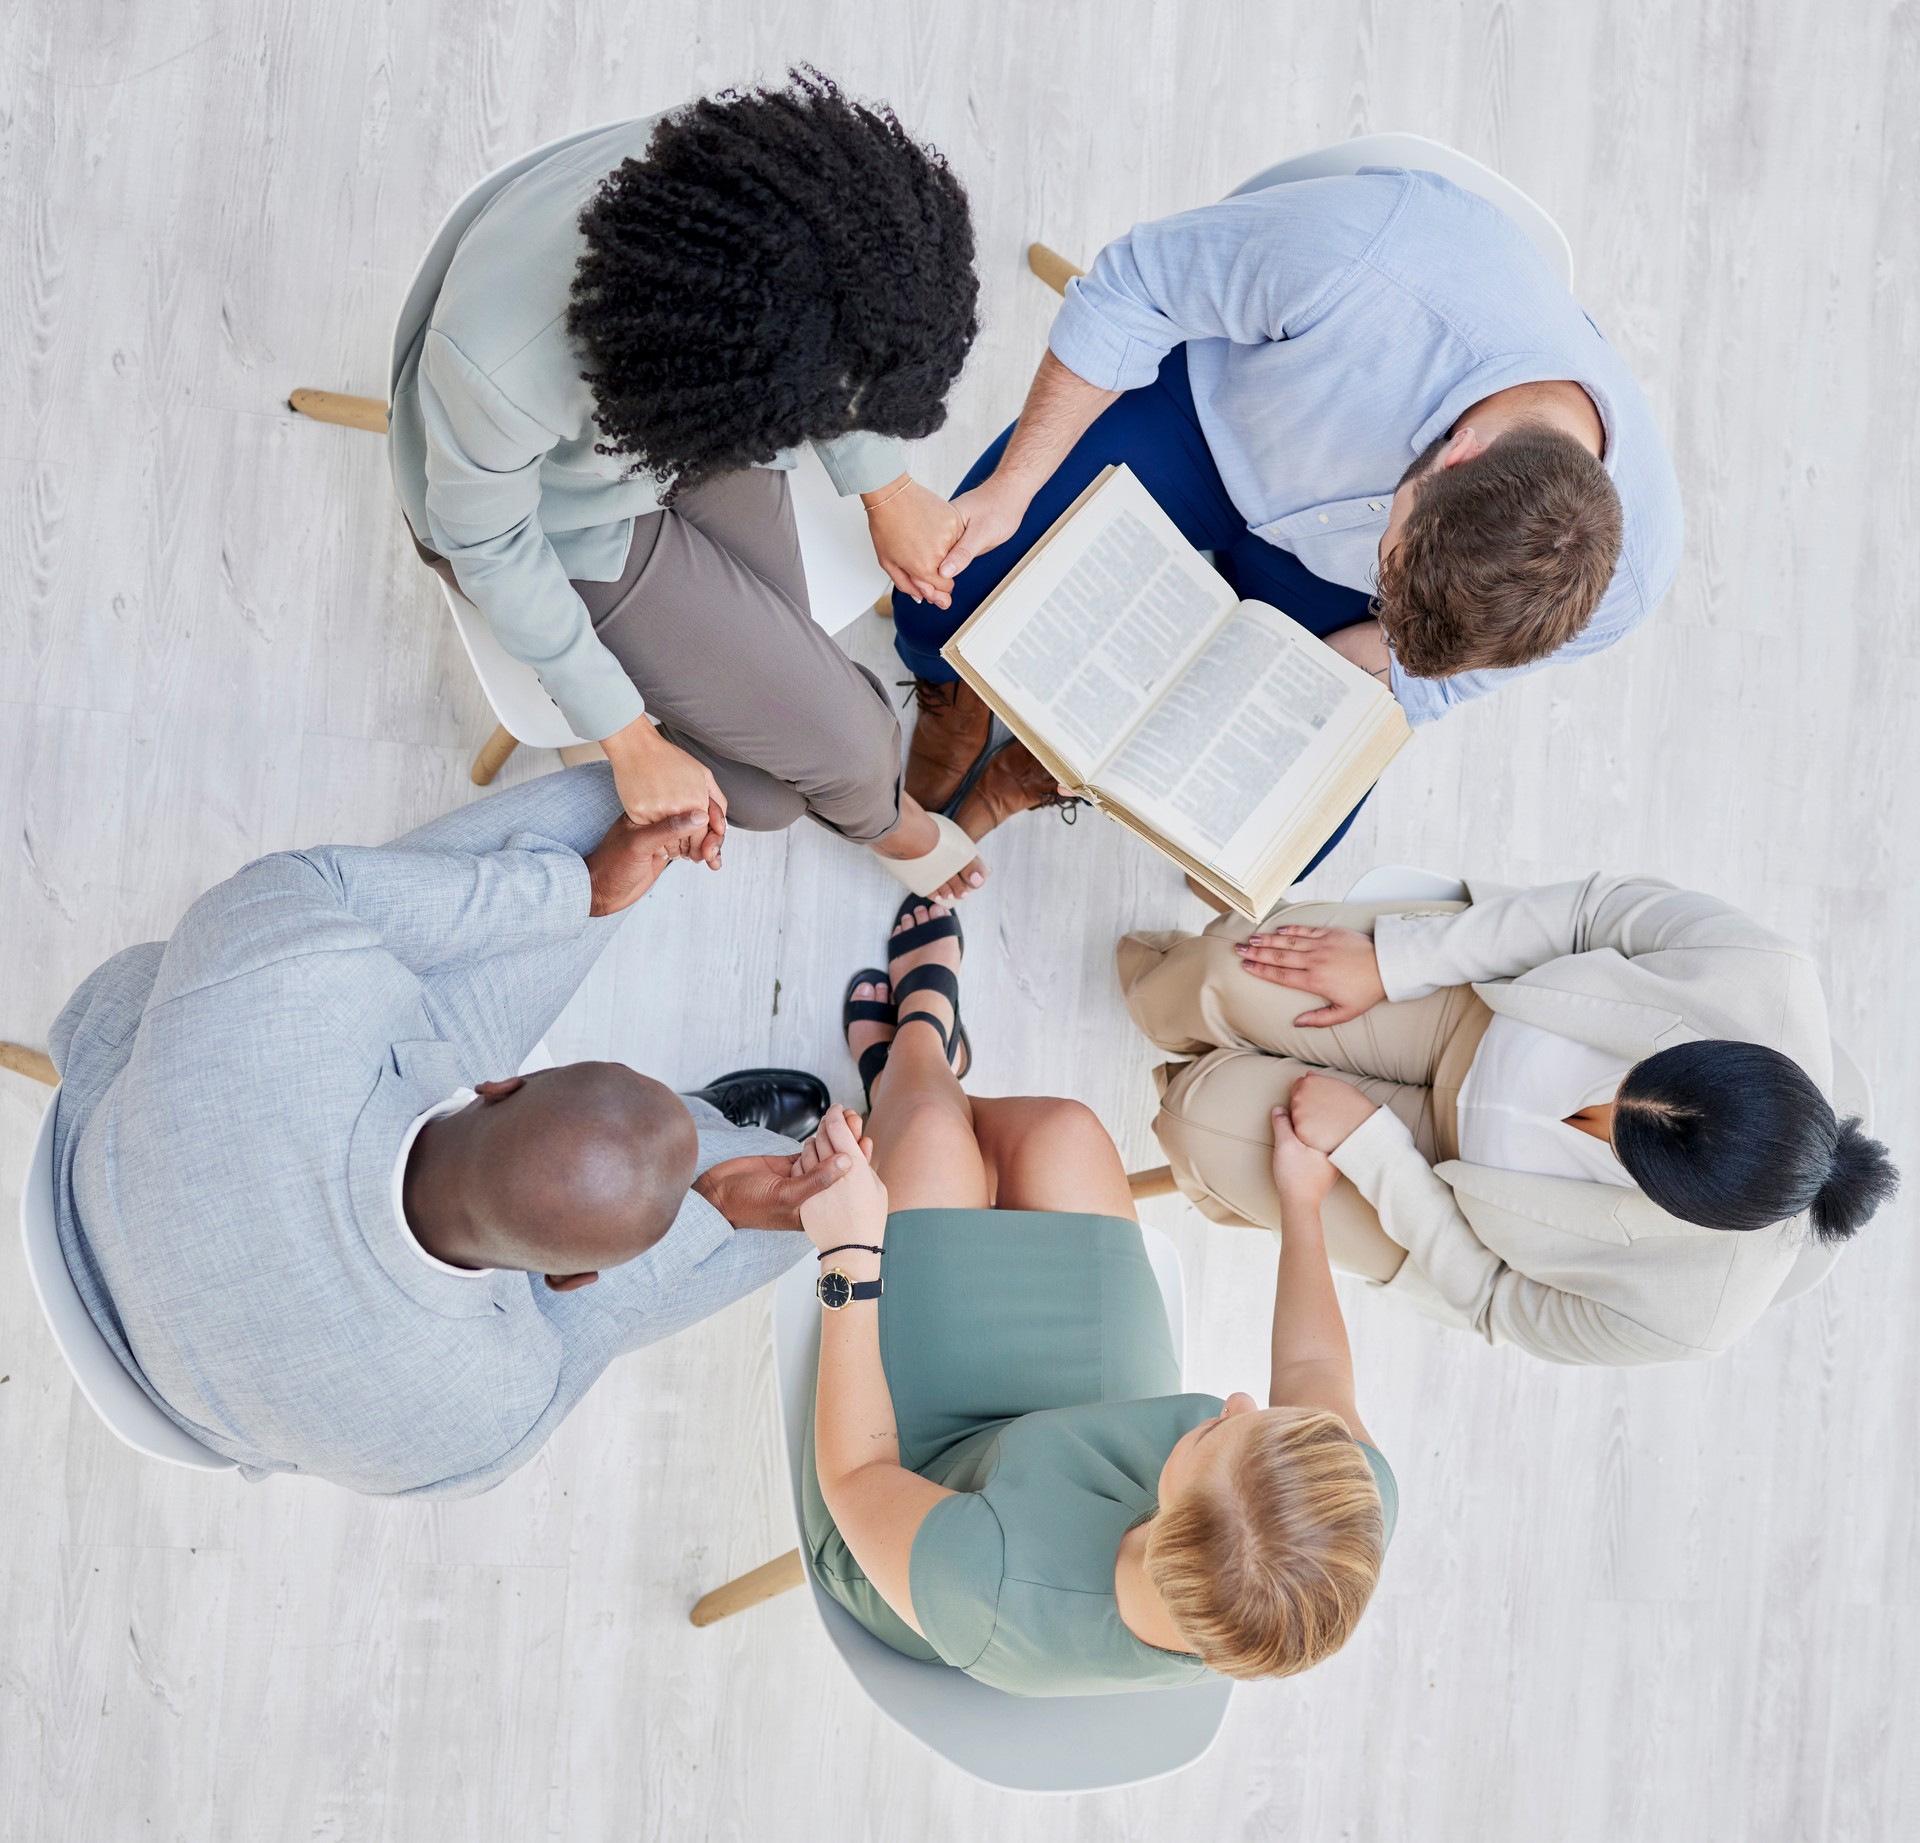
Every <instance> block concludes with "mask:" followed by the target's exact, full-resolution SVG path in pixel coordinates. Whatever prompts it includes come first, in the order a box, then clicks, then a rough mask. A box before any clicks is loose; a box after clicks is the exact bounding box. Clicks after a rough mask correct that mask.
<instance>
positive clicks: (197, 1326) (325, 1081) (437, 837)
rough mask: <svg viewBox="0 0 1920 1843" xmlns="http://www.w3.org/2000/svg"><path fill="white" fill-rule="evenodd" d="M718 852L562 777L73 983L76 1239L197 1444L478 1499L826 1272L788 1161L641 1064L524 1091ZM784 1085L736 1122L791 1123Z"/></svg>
mask: <svg viewBox="0 0 1920 1843" xmlns="http://www.w3.org/2000/svg"><path fill="white" fill-rule="evenodd" d="M695 840H702V841H704V843H703V845H702V847H701V851H702V855H705V856H707V857H708V858H709V860H710V861H717V853H718V842H717V839H716V838H715V837H714V835H713V834H712V833H711V832H710V831H709V830H708V827H707V823H706V815H703V814H699V815H697V814H686V815H683V816H681V817H680V818H678V819H673V820H666V821H661V822H659V823H656V824H654V825H651V826H644V827H643V826H635V825H634V824H632V822H631V821H629V820H627V819H626V818H625V817H624V815H623V814H622V812H621V807H620V800H619V796H618V795H617V793H616V792H615V790H614V786H613V779H612V776H611V774H610V773H609V772H608V770H607V769H606V767H605V766H604V765H597V766H594V767H589V768H577V769H572V770H570V771H568V772H566V773H563V774H555V775H549V776H546V777H544V778H542V779H540V780H536V781H533V782H531V783H529V784H527V785H526V786H523V787H520V788H517V789H515V790H514V791H512V792H510V793H504V794H498V795H495V796H494V797H492V798H490V799H487V800H483V801H480V802H478V803H476V804H474V805H472V806H468V807H465V808H463V809H461V810H460V811H459V812H456V813H453V814H450V815H449V816H448V817H446V818H444V819H440V820H436V821H435V822H434V823H433V824H431V825H428V826H425V827H422V828H421V829H420V830H419V831H417V832H413V833H410V834H408V835H407V836H406V837H405V838H402V839H400V840H398V841H397V842H396V843H394V844H392V845H386V846H379V847H373V848H356V847H340V846H322V847H318V848H316V849H313V850H308V851H297V852H282V853H278V854H276V855H274V856H272V857H266V858H261V859H260V860H258V861H257V862H256V863H253V864H249V865H248V866H247V867H246V868H245V869H244V870H242V871H241V872H240V873H239V874H238V875H237V876H234V877H231V878H229V879H228V881H227V882H225V883H223V884H221V885H220V886H219V887H218V888H216V889H214V890H212V891H210V892H209V893H208V894H207V895H205V896H203V897H202V898H201V899H200V900H199V901H198V902H197V903H195V904H194V905H193V907H192V908H191V909H190V910H188V912H187V914H186V916H185V917H184V919H183V920H182V921H181V923H180V926H179V928H178V929H177V930H176V931H175V932H174V935H173V938H172V939H171V940H169V941H165V942H151V943H149V944H147V945H145V946H141V947H131V948H128V949H127V950H126V951H125V952H124V953H120V954H117V955H116V956H115V957H114V958H113V959H111V960H109V961H108V962H107V963H106V964H105V965H104V966H102V967H100V968H99V969H98V970H97V971H96V972H95V973H93V975H92V976H91V977H90V978H89V979H88V980H87V981H86V983H85V984H84V985H82V986H81V988H80V990H79V991H78V992H76V993H75V994H74V996H73V997H72V999H71V1000H69V1001H68V1004H67V1006H66V1009H65V1010H64V1011H63V1012H62V1013H61V1015H60V1017H59V1019H58V1020H57V1022H56V1023H55V1025H54V1028H53V1032H52V1049H53V1056H54V1061H55V1062H56V1064H57V1065H58V1066H59V1069H60V1074H61V1078H62V1079H61V1088H60V1094H59V1098H58V1103H57V1111H56V1114H55V1120H54V1171H55V1191H56V1196H57V1201H58V1213H59V1223H60V1237H61V1246H62V1249H63V1250H64V1252H65V1254H66V1258H67V1265H68V1267H69V1268H70V1269H71V1271H72V1273H73V1276H74V1280H75V1282H76V1284H77V1285H78V1287H79V1289H80V1293H81V1297H82V1298H83V1299H84V1300H85V1302H86V1306H87V1309H88V1311H89V1313H90V1314H91V1315H92V1317H93V1320H94V1323H95V1324H97V1325H98V1326H99V1327H100V1330H101V1332H102V1333H103V1334H104V1336H105V1337H106V1339H107V1341H108V1342H109V1344H111V1345H112V1347H113V1349H114V1351H115V1353H116V1354H117V1355H118V1356H119V1358H120V1360H121V1362H122V1363H123V1364H124V1365H125V1366H126V1368H127V1369H128V1371H129V1372H130V1373H131V1374H132V1375H133V1377H134V1378H135V1380H136V1381H138V1382H139V1383H140V1385H141V1386H142V1388H144V1389H145V1390H146V1392H147V1393H148V1394H149V1395H150V1396H151V1397H152V1398H153V1400H154V1401H156V1402H157V1403H158V1404H159V1405H160V1406H161V1408H163V1409H164V1410H165V1411H166V1412H167V1413H168V1414H169V1415H170V1416H171V1417H172V1418H173V1419H174V1420H176V1421H177V1422H179V1424H180V1425H181V1426H182V1427H184V1428H185V1429H186V1430H187V1431H188V1432H189V1433H191V1434H192V1435H193V1436H194V1437H195V1438H196V1439H198V1440H201V1441H203V1442H204V1443H205V1444H206V1445H208V1446H210V1447H212V1448H213V1449H214V1450H215V1451H216V1452H220V1453H224V1454H226V1455H227V1456H228V1457H230V1458H232V1459H234V1460H236V1461H237V1462H238V1463H239V1465H240V1467H241V1469H242V1470H243V1472H244V1473H245V1474H246V1476H248V1477H249V1478H256V1479H257V1478H261V1477H264V1476H266V1475H267V1474H269V1473H272V1472H306V1473H311V1474H314V1475H316V1476H319V1477H323V1478H328V1479H331V1480H333V1481H335V1482H336V1483H338V1484H342V1485H345V1486H347V1487H349V1488H350V1489H352V1490H355V1491H362V1492H369V1493H378V1494H391V1495H409V1494H420V1493H443V1494H448V1495H467V1494H471V1493H473V1492H477V1491H484V1490H485V1489H487V1488H488V1487H489V1486H490V1485H493V1484H495V1483H497V1482H498V1481H499V1480H500V1479H501V1478H503V1477H505V1476H506V1474H507V1473H509V1472H511V1471H512V1470H513V1469H514V1468H515V1467H516V1466H519V1465H521V1464H523V1463H524V1462H525V1461H526V1460H527V1459H528V1458H529V1457H531V1456H532V1454H533V1453H535V1452H536V1451H538V1450H539V1448H540V1447H541V1446H542V1445H543V1444H544V1443H545V1441H546V1439H547V1438H548V1436H549V1435H550V1434H551V1433H552V1432H553V1430H554V1428H555V1427H557V1426H558V1425H559V1423H560V1422H561V1420H562V1419H564V1418H565V1416H566V1414H567V1413H568V1412H569V1410H570V1409H571V1408H572V1407H573V1406H574V1404H575V1403H576V1402H577V1401H579V1399H580V1398H581V1396H582V1395H584V1394H585V1393H586V1391H587V1389H588V1388H589V1387H590V1386H591V1385H592V1383H593V1382H594V1380H595V1379H596V1378H597V1377H598V1376H599V1374H600V1372H601V1371H602V1370H603V1369H604V1368H605V1367H606V1365H607V1364H608V1363H609V1362H611V1361H612V1360H613V1359H614V1358H615V1357H617V1356H619V1355H621V1354H622V1353H623V1352H625V1351H628V1350H633V1349H637V1348H638V1347H640V1346H641V1345H643V1344H649V1343H652V1342H654V1341H656V1340H657V1339H659V1338H663V1337H666V1336H668V1335H669V1334H670V1333H672V1332H674V1331H677V1330H679V1329H681V1328H682V1327H683V1326H685V1325H688V1324H691V1323H693V1322H694V1321H695V1320H696V1319H699V1318H703V1317H705V1316H706V1315H707V1314H709V1313H711V1312H714V1311H717V1310H718V1309H719V1308H720V1307H721V1306H723V1305H725V1304H727V1303H728V1302H729V1301H731V1300H733V1299H737V1298H739V1297H740V1296H741V1295H742V1294H744V1293H747V1292H750V1291H751V1290H753V1289H754V1288H755V1287H757V1286H760V1285H761V1284H763V1283H764V1282H765V1281H767V1280H770V1279H772V1278H773V1277H774V1275H776V1274H777V1273H779V1272H781V1271H783V1270H784V1269H785V1268H786V1267H788V1266H790V1265H791V1264H792V1263H793V1262H794V1261H795V1260H797V1259H798V1258H799V1257H800V1255H801V1254H802V1253H803V1252H804V1251H805V1248H806V1241H805V1238H804V1236H802V1235H800V1234H799V1233H797V1232H796V1231H798V1229H799V1206H800V1202H801V1200H802V1198H803V1197H804V1196H806V1195H808V1194H811V1191H812V1190H813V1189H815V1188H819V1187H823V1181H822V1180H821V1179H819V1178H816V1177H814V1176H812V1175H809V1176H808V1177H806V1178H798V1179H796V1178H794V1177H792V1176H791V1175H790V1160H791V1158H792V1155H793V1153H794V1152H796V1151H797V1150H798V1147H797V1146H796V1145H795V1143H794V1142H793V1141H792V1140H791V1139H787V1138H783V1137H781V1136H779V1135H776V1134H774V1133H771V1132H767V1131H764V1130H760V1129H757V1128H752V1127H741V1126H737V1125H735V1124H733V1123H732V1122H730V1121H729V1119H728V1118H726V1117H725V1115H723V1113H722V1112H720V1111H719V1110H718V1109H717V1108H716V1107H715V1106H713V1105H710V1104H709V1102H708V1101H707V1100H704V1099H701V1098H700V1097H698V1096H692V1097H686V1098H682V1097H680V1096H677V1095H675V1094H673V1093H671V1092H670V1091H669V1090H667V1089H666V1088H664V1087H662V1086H661V1085H660V1084H659V1083H658V1082H655V1081H650V1080H649V1079H648V1078H647V1077H645V1076H643V1075H640V1074H637V1073H636V1072H635V1071H634V1070H632V1069H629V1068H626V1067H623V1066H621V1065H620V1064H617V1063H600V1062H595V1063H575V1064H572V1065H569V1066H566V1067H561V1068H548V1069H544V1070H541V1071H539V1072H537V1073H527V1074H521V1073H518V1071H519V1070H521V1069H522V1067H523V1065H524V1064H525V1063H526V1062H527V1060H528V1058H529V1055H530V1053H531V1052H532V1051H533V1049H534V1047H535V1046H536V1045H537V1044H538V1043H539V1041H540V1039H541V1037H542V1035H543V1034H544V1033H545V1031H546V1030H547V1028H548V1026H549V1025H550V1024H551V1023H552V1022H553V1020H554V1018H555V1017H556V1016H558V1014H559V1012H560V1010H561V1008H562V1007H563V1006H564V1005H565V1004H566V1002H567V1000H568V999H569V998H570V997H572V995H573V993H574V991H575V990H576V989H577V988H578V986H579V984H580V982H581V980H582V979H584V978H585V977H586V974H587V972H588V970H589V969H590V968H591V967H592V965H593V963H594V961H595V960H596V959H597V958H598V957H599V955H600V952H601V950H602V949H603V948H604V947H605V946H606V944H607V942H608V940H610V939H611V938H612V933H613V930H614V929H615V928H616V927H617V926H618V925H619V917H620V915H621V914H623V913H624V912H625V911H626V910H628V909H630V908H631V907H632V905H633V904H634V903H635V902H637V901H638V900H639V899H640V898H641V897H642V896H643V895H645V893H646V892H647V890H648V889H650V888H651V887H652V885H653V883H654V882H655V880H656V879H657V878H658V877H659V876H660V875H661V874H662V872H663V871H665V870H666V868H667V867H668V866H669V865H670V864H671V863H672V862H673V861H674V860H675V858H677V857H680V856H685V855H688V853H689V852H690V851H691V850H692V849H693V848H694V843H693V841H695ZM680 874H682V875H686V874H691V873H690V872H685V871H683V872H681V873H680ZM780 1073H781V1072H779V1071H768V1070H755V1071H751V1072H750V1074H751V1076H752V1077H753V1078H754V1080H753V1081H752V1082H751V1083H748V1084H745V1086H744V1089H743V1088H742V1085H741V1084H736V1085H735V1091H734V1093H733V1094H732V1095H730V1093H727V1092H723V1093H721V1094H720V1095H719V1096H718V1097H717V1098H719V1099H720V1100H721V1101H723V1102H728V1101H729V1100H730V1099H731V1098H736V1097H737V1093H738V1092H742V1091H745V1090H751V1091H752V1094H753V1096H754V1097H755V1099H754V1101H753V1103H752V1104H753V1105H755V1106H756V1107H758V1108H759V1109H760V1110H761V1113H762V1116H763V1117H764V1116H765V1112H766V1108H767V1104H768V1102H769V1099H770V1098H771V1100H773V1101H781V1100H784V1101H785V1102H786V1103H787V1104H788V1106H789V1112H790V1111H791V1104H792V1103H793V1102H794V1101H795V1098H796V1094H795V1092H794V1090H795V1083H798V1084H801V1085H804V1084H806V1083H808V1082H810V1081H811V1078H808V1077H796V1078H795V1082H790V1083H787V1084H786V1088H787V1089H788V1092H786V1093H785V1094H784V1095H782V1094H781V1093H780V1092H779V1090H780V1089H781V1086H782V1084H781V1082H780V1081H779V1080H778V1079H777V1078H778V1077H779V1075H780ZM813 1086H814V1087H815V1088H817V1087H818V1084H817V1083H815V1084H813ZM706 1092H707V1093H708V1094H713V1092H714V1091H713V1090H708V1091H706ZM820 1093H821V1094H822V1095H823V1094H824V1090H820ZM734 1111H735V1113H736V1115H739V1114H740V1112H741V1110H740V1109H739V1108H738V1107H735V1108H734ZM742 1117H744V1116H742ZM831 1181H832V1179H831V1175H830V1174H829V1175H828V1176H827V1177H826V1178H825V1179H824V1182H831Z"/></svg>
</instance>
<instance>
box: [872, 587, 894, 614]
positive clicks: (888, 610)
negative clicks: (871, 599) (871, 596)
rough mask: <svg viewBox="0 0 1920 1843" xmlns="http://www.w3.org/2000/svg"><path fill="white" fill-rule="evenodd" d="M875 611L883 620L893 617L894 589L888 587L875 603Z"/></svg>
mask: <svg viewBox="0 0 1920 1843" xmlns="http://www.w3.org/2000/svg"><path fill="white" fill-rule="evenodd" d="M873 611H874V613H875V614H877V615H878V616H879V617H880V618H881V620H883V621H890V620H892V619H893V591H892V590H891V589H888V590H887V591H886V593H885V594H883V595H882V596H881V597H880V599H879V600H878V601H877V602H875V603H874V604H873Z"/></svg>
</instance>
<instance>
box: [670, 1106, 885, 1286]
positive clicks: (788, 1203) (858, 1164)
mask: <svg viewBox="0 0 1920 1843" xmlns="http://www.w3.org/2000/svg"><path fill="white" fill-rule="evenodd" d="M872 1161H873V1141H872V1140H871V1139H865V1138H862V1137H861V1133H860V1116H859V1115H858V1114H857V1113H852V1112H850V1111H849V1110H848V1109H846V1108H844V1107H829V1108H828V1109H827V1113H826V1118H825V1119H823V1120H822V1121H821V1122H820V1128H819V1131H817V1132H816V1133H815V1134H814V1135H813V1137H812V1138H811V1139H809V1140H808V1141H807V1142H806V1144H805V1145H803V1146H802V1147H801V1148H800V1152H799V1155H798V1156H797V1157H796V1156H794V1154H792V1153H790V1152H774V1153H770V1154H767V1155H765V1156H762V1157H756V1158H730V1159H728V1160H727V1161H726V1162H725V1163H724V1164H718V1165H714V1166H712V1167H711V1168H710V1169H709V1170H706V1171H703V1172H702V1173H701V1174H700V1176H699V1177H697V1178H695V1179H694V1182H693V1188H694V1190H695V1192H696V1193H697V1194H698V1195H700V1196H702V1197H704V1198H706V1200H707V1201H708V1202H709V1203H711V1204H712V1205H713V1207H714V1208H715V1209H717V1210H718V1211H719V1212H720V1213H721V1215H723V1216H724V1217H726V1219H727V1220H728V1221H729V1222H730V1223H732V1224H733V1226H734V1227H735V1228H737V1229H749V1228H751V1229H803V1230H805V1231H806V1234H807V1236H808V1238H809V1239H810V1240H811V1241H812V1243H813V1245H814V1246H815V1247H816V1248H818V1249H820V1250H822V1251H824V1250H826V1249H828V1248H832V1247H837V1246H838V1245H839V1244H840V1243H842V1242H866V1243H871V1244H874V1245H876V1246H877V1245H878V1244H879V1243H880V1242H881V1241H882V1240H884V1238H885V1236H886V1232H887V1187H886V1185H884V1184H883V1183H881V1181H880V1176H879V1173H878V1172H876V1171H875V1170H874V1168H873V1162H872Z"/></svg>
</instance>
